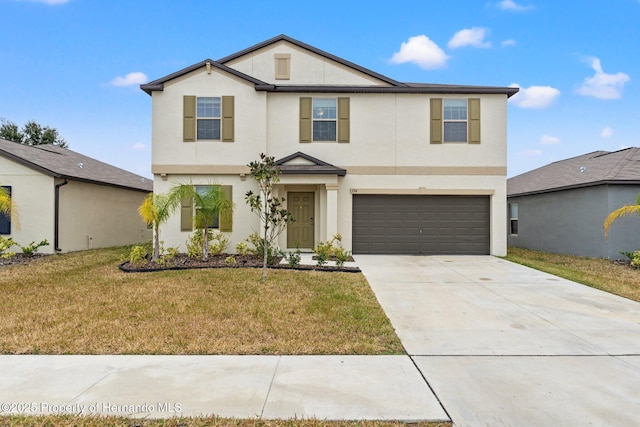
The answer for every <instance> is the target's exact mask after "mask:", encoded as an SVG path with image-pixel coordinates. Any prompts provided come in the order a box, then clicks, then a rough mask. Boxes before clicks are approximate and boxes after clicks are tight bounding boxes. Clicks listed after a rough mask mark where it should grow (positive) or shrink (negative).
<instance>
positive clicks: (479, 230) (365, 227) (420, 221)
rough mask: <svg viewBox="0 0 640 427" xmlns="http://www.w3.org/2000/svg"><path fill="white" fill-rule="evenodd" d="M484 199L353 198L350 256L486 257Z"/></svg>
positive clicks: (487, 223)
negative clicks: (447, 255) (366, 254)
mask: <svg viewBox="0 0 640 427" xmlns="http://www.w3.org/2000/svg"><path fill="white" fill-rule="evenodd" d="M489 206H490V204H489V196H409V195H354V196H353V228H352V229H353V252H354V253H396V254H433V255H435V254H478V255H480V254H483V255H484V254H488V253H489V236H490V234H489V226H490V214H489Z"/></svg>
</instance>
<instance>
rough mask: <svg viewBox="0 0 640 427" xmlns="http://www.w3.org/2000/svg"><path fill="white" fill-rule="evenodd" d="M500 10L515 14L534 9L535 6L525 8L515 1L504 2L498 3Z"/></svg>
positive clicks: (504, 0)
mask: <svg viewBox="0 0 640 427" xmlns="http://www.w3.org/2000/svg"><path fill="white" fill-rule="evenodd" d="M497 5H498V8H499V9H502V10H510V11H513V12H524V11H527V10H531V9H533V6H523V5H520V4H518V3H516V2H514V1H513V0H502V1H500V2H498V4H497Z"/></svg>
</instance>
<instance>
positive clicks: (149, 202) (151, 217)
mask: <svg viewBox="0 0 640 427" xmlns="http://www.w3.org/2000/svg"><path fill="white" fill-rule="evenodd" d="M171 212H172V206H171V204H170V203H169V198H168V196H167V195H166V194H153V193H149V194H148V195H147V197H145V199H144V200H143V202H142V204H141V205H140V207H139V208H138V213H139V214H140V216H141V217H142V219H143V220H144V221H146V223H147V224H151V226H152V227H153V255H152V257H151V261H153V262H157V261H158V259H159V258H160V225H162V224H164V223H165V222H167V220H168V219H169V216H171Z"/></svg>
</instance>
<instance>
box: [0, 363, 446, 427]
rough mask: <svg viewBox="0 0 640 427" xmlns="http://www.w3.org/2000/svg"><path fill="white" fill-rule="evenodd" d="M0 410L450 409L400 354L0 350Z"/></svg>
mask: <svg viewBox="0 0 640 427" xmlns="http://www.w3.org/2000/svg"><path fill="white" fill-rule="evenodd" d="M0 371H1V374H0V405H1V406H0V414H3V415H6V414H8V413H13V414H18V413H28V414H34V413H37V414H69V413H76V414H84V415H89V414H102V415H119V416H133V417H153V418H169V417H173V416H198V415H213V414H215V415H218V416H222V417H235V418H255V417H262V418H265V419H276V418H284V419H287V418H294V417H297V418H311V417H315V418H317V419H328V420H345V419H346V420H366V419H369V420H406V421H416V420H442V421H448V420H449V417H448V416H447V414H446V413H445V411H444V410H443V409H442V407H441V406H440V404H439V402H438V400H437V399H436V398H435V396H434V395H433V393H432V392H431V390H430V389H429V387H428V385H427V384H426V383H425V381H424V379H423V378H422V376H421V374H420V371H419V370H418V369H417V368H416V366H415V365H414V363H413V361H412V360H411V359H410V358H409V357H408V356H31V355H30V356H0Z"/></svg>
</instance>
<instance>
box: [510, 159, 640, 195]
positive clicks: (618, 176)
mask: <svg viewBox="0 0 640 427" xmlns="http://www.w3.org/2000/svg"><path fill="white" fill-rule="evenodd" d="M600 184H640V148H638V147H632V148H627V149H624V150H620V151H614V152H609V151H594V152H593V153H588V154H584V155H582V156H578V157H573V158H570V159H566V160H561V161H558V162H555V163H551V164H549V165H547V166H543V167H541V168H538V169H535V170H532V171H530V172H526V173H523V174H521V175H518V176H514V177H513V178H509V179H508V180H507V195H508V196H522V195H528V194H536V193H547V192H551V191H559V190H566V189H571V188H580V187H589V186H593V185H600Z"/></svg>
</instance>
